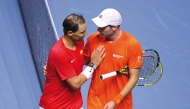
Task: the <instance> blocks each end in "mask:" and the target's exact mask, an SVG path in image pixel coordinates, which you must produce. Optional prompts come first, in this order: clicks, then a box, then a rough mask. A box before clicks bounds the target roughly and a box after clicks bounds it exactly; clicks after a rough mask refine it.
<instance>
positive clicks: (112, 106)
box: [104, 101, 115, 109]
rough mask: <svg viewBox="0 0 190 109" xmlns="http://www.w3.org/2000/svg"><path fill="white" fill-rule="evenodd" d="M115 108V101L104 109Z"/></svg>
mask: <svg viewBox="0 0 190 109" xmlns="http://www.w3.org/2000/svg"><path fill="white" fill-rule="evenodd" d="M114 108H115V103H114V102H113V101H110V102H108V103H107V104H106V105H105V106H104V109H114Z"/></svg>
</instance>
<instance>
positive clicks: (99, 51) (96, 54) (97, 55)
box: [90, 45, 106, 67]
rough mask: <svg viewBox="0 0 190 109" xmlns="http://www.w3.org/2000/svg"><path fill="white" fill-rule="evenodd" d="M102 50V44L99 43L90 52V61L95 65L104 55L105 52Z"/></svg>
mask: <svg viewBox="0 0 190 109" xmlns="http://www.w3.org/2000/svg"><path fill="white" fill-rule="evenodd" d="M104 51H105V48H104V46H103V45H100V46H99V47H98V48H97V49H96V50H94V51H93V52H92V54H91V60H90V62H92V63H94V64H95V65H96V67H97V66H98V65H99V64H100V63H101V62H102V60H103V58H104V57H105V56H106V53H104Z"/></svg>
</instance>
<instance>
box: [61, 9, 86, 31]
mask: <svg viewBox="0 0 190 109" xmlns="http://www.w3.org/2000/svg"><path fill="white" fill-rule="evenodd" d="M84 23H85V19H84V17H83V16H82V15H81V14H75V13H73V14H70V15H68V16H67V17H66V18H65V20H64V21H63V24H62V26H63V32H64V34H67V32H68V31H72V32H74V33H75V32H76V31H78V28H79V24H84Z"/></svg>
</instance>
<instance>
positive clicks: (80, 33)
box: [72, 23, 87, 41]
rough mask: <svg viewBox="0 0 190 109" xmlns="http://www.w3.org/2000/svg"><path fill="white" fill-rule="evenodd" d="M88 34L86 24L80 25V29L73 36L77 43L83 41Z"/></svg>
mask: <svg viewBox="0 0 190 109" xmlns="http://www.w3.org/2000/svg"><path fill="white" fill-rule="evenodd" d="M86 34H87V31H86V24H85V23H84V24H79V29H78V31H76V32H75V33H73V35H72V39H73V40H75V41H79V40H82V39H83V38H84V36H85V35H86Z"/></svg>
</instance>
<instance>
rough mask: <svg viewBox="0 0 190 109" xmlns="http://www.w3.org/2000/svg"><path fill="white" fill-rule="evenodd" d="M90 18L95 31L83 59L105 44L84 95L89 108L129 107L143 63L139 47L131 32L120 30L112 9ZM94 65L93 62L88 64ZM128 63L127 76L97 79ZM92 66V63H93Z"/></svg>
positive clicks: (128, 108)
mask: <svg viewBox="0 0 190 109" xmlns="http://www.w3.org/2000/svg"><path fill="white" fill-rule="evenodd" d="M92 21H93V22H94V23H95V24H96V25H97V26H98V32H96V33H93V34H91V35H90V36H89V37H88V39H87V42H86V45H85V48H84V56H85V61H87V62H88V60H89V59H90V56H91V53H92V51H94V50H95V49H96V48H97V47H98V46H99V45H103V46H104V47H105V53H106V57H105V58H104V60H103V61H102V62H101V64H100V65H99V66H98V67H97V68H96V69H95V72H94V74H93V77H92V80H91V83H90V87H89V91H88V98H87V108H88V109H132V108H133V100H132V92H131V90H132V89H133V88H134V86H135V84H136V83H137V81H138V76H139V73H140V68H141V66H142V48H141V45H140V43H139V41H138V40H137V39H136V38H135V37H134V36H132V35H131V34H129V33H127V32H125V31H123V30H121V29H120V25H121V23H122V17H121V15H120V13H119V12H118V11H117V10H115V9H112V8H108V9H105V10H103V11H102V12H101V13H100V14H99V15H98V16H97V17H95V18H93V19H92ZM91 64H92V66H93V63H91ZM126 65H128V67H129V74H130V76H126V75H117V76H114V77H111V78H107V79H105V80H100V75H102V74H105V73H108V72H111V71H115V70H119V69H121V68H123V67H124V66H126ZM93 67H94V66H93Z"/></svg>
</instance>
